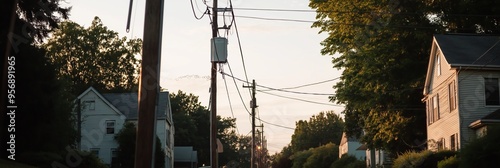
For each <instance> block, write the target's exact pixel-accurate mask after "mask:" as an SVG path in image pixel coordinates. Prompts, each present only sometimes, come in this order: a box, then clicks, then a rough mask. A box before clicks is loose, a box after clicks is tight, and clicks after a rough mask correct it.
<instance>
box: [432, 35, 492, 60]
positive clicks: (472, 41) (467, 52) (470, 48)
mask: <svg viewBox="0 0 500 168" xmlns="http://www.w3.org/2000/svg"><path fill="white" fill-rule="evenodd" d="M434 37H435V39H436V41H437V44H438V46H439V48H440V49H441V51H442V52H443V55H444V56H445V58H446V61H447V62H448V63H449V64H451V66H484V67H488V66H490V67H498V66H500V58H498V57H499V56H500V36H486V35H443V34H436V35H434ZM490 48H491V49H490ZM485 53H486V54H485Z"/></svg>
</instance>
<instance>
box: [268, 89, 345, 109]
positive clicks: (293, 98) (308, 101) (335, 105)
mask: <svg viewBox="0 0 500 168" xmlns="http://www.w3.org/2000/svg"><path fill="white" fill-rule="evenodd" d="M259 92H261V93H264V94H268V95H273V96H276V97H281V98H286V99H292V100H297V101H302V102H307V103H313V104H319V105H326V106H334V107H345V106H342V105H337V104H328V103H321V102H315V101H310V100H304V99H299V98H295V97H288V96H282V95H277V94H273V93H269V92H265V91H259Z"/></svg>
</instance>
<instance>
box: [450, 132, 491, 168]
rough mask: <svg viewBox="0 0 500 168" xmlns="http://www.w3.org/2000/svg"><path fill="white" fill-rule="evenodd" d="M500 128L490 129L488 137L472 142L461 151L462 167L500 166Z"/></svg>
mask: <svg viewBox="0 0 500 168" xmlns="http://www.w3.org/2000/svg"><path fill="white" fill-rule="evenodd" d="M498 142H500V127H488V132H487V134H486V136H484V137H482V138H479V139H476V140H473V141H471V142H470V143H469V144H468V145H467V146H465V147H464V148H463V149H461V151H460V161H459V162H460V167H465V168H469V167H474V168H475V167H490V166H491V165H500V159H499V158H500V145H499V144H498Z"/></svg>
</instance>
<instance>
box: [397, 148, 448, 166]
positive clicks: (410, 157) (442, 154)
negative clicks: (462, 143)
mask: <svg viewBox="0 0 500 168" xmlns="http://www.w3.org/2000/svg"><path fill="white" fill-rule="evenodd" d="M456 154H457V152H455V151H438V152H431V151H427V150H426V151H422V152H414V151H412V152H407V153H405V154H402V155H400V156H399V157H398V158H397V159H396V160H394V165H393V168H427V167H437V164H438V162H439V161H441V160H444V159H446V158H448V157H451V156H455V155H456Z"/></svg>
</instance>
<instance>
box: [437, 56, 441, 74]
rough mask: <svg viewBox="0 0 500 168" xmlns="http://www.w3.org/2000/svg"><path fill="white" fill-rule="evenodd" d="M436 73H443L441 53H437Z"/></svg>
mask: <svg viewBox="0 0 500 168" xmlns="http://www.w3.org/2000/svg"><path fill="white" fill-rule="evenodd" d="M436 73H437V76H440V75H441V58H440V54H439V53H438V54H436Z"/></svg>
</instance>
